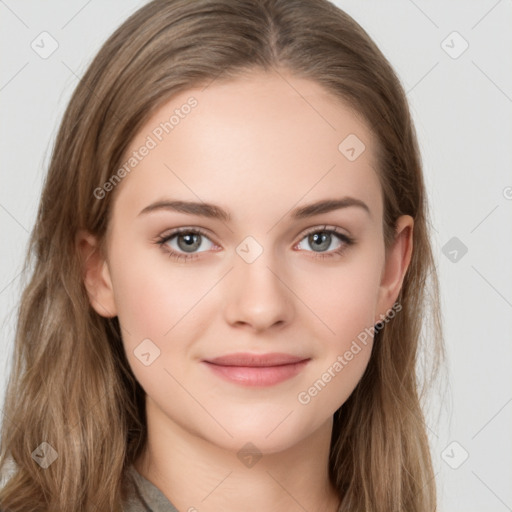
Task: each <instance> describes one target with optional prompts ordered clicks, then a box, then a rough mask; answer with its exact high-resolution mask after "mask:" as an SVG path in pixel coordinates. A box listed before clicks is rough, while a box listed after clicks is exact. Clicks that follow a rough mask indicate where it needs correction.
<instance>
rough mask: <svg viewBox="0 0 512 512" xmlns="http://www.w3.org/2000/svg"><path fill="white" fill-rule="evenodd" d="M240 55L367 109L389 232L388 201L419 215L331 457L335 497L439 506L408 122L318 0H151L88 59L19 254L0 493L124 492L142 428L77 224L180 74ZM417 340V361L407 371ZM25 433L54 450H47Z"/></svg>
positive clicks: (392, 81) (94, 209)
mask: <svg viewBox="0 0 512 512" xmlns="http://www.w3.org/2000/svg"><path fill="white" fill-rule="evenodd" d="M251 69H265V70H268V69H276V70H279V69H286V70H290V71H291V72H292V73H293V74H295V76H297V77H303V78H309V79H311V80H313V81H315V82H317V83H319V84H321V85H322V86H324V87H325V89H326V90H328V91H329V92H331V93H332V94H333V95H335V96H336V97H339V98H340V99H342V100H343V101H344V102H346V103H348V104H349V105H351V106H352V107H353V108H354V109H355V110H356V111H357V112H358V113H359V114H360V115H362V116H363V118H364V119H365V120H366V121H367V124H368V126H369V127H370V128H371V129H372V130H373V131H374V133H375V134H376V135H377V140H378V142H379V147H378V162H379V169H378V171H379V178H380V181H381V185H382V191H383V196H384V212H385V213H384V219H383V222H384V232H385V243H386V246H389V244H390V242H391V241H392V239H393V234H394V228H395V221H396V219H397V218H398V217H399V216H400V215H403V214H408V215H411V216H412V217H413V218H414V221H415V223H414V232H413V233H414V234H413V246H414V248H413V255H412V260H411V263H410V266H409V268H408V271H407V273H406V276H405V279H404V282H403V286H402V289H401V291H400V295H399V297H398V302H399V303H400V305H401V311H400V312H399V313H398V314H397V315H396V316H395V318H393V320H391V321H389V322H387V323H386V324H385V325H383V326H382V328H381V329H380V330H379V331H378V332H377V334H376V335H375V343H374V348H373V351H372V355H371V358H370V361H369V364H368V367H367V369H366V372H365V373H364V375H363V377H362V379H361V381H360V382H359V383H358V385H357V387H356V389H355V390H354V392H353V393H352V395H351V396H350V397H349V399H348V400H347V401H346V402H345V403H344V404H343V405H342V406H341V408H340V409H339V410H338V411H337V412H336V413H335V416H334V427H333V436H332V443H331V452H330V460H329V468H330V477H331V478H332V481H333V483H334V484H335V486H336V488H337V489H338V490H339V493H340V496H343V502H342V504H343V510H344V511H349V510H350V511H353V510H365V511H367V512H370V511H371V512H391V511H403V512H405V511H406V512H427V511H429V512H431V511H433V510H435V509H436V491H435V479H434V473H433V468H432V462H431V456H430V450H429V443H428V437H427V433H426V425H425V420H424V413H423V412H422V405H421V401H422V395H423V392H424V391H425V390H427V389H428V387H429V385H430V379H429V378H427V377H430V376H432V378H433V376H434V375H435V372H436V370H437V369H438V368H439V367H440V363H441V362H442V357H443V353H444V352H443V343H442V329H441V321H440V305H439V294H438V280H437V274H436V268H435V262H434V259H433V255H432V249H431V242H430V237H429V225H428V219H429V217H428V211H427V201H426V199H427V198H426V191H425V185H424V181H423V175H422V165H421V160H420V153H419V149H418V144H417V140H416V134H415V130H414V126H413V123H412V120H411V115H410V112H409V108H408V104H407V99H406V96H405V94H404V91H403V88H402V86H401V84H400V82H399V80H398V78H397V76H396V74H395V73H394V71H393V69H392V67H391V66H390V64H389V62H388V61H387V60H386V58H385V57H384V56H383V54H382V53H381V52H380V50H379V49H378V48H377V47H376V45H375V44H374V43H373V41H372V40H371V39H370V37H369V36H368V35H367V33H366V32H365V31H364V30H363V29H362V28H361V27H360V26H359V25H358V24H357V23H356V22H355V21H354V20H353V19H352V18H351V17H350V16H348V15H347V14H345V13H344V12H343V11H342V10H340V9H338V8H337V7H336V6H334V5H333V4H331V3H329V2H328V1H327V0H194V1H190V0H155V1H153V2H150V3H148V4H147V5H145V6H144V7H142V8H141V9H139V10H138V11H137V12H135V13H134V14H133V15H132V16H131V17H130V18H129V19H128V20H126V21H125V22H124V23H123V24H122V25H121V26H120V27H119V28H118V29H117V30H116V31H115V32H114V34H113V35H112V36H111V37H110V38H109V39H108V40H107V41H106V43H105V44H104V45H103V47H102V48H101V50H100V51H99V53H98V54H97V56H96V57H95V59H94V60H93V62H92V63H91V65H90V66H89V68H88V69H87V72H86V73H85V74H84V76H83V78H82V80H81V81H80V83H79V84H78V86H77V88H76V90H75V91H74V94H73V97H72V98H71V101H70V103H69V105H68V107H67V110H66V112H65V114H64V117H63V120H62V123H61V125H60V129H59V132H58V135H57V138H56V142H55V146H54V148H53V153H52V158H51V163H50V166H49V170H48V174H47V177H46V181H45V183H44V189H43V193H42V197H41V201H40V205H39V210H38V216H37V220H36V223H35V226H34V228H33V230H32V233H31V237H30V242H29V247H28V251H27V256H26V261H25V267H24V269H25V273H26V274H28V273H29V272H30V276H29V277H28V278H27V281H26V284H25V287H24V291H23V294H22V297H21V301H20V308H19V315H18V322H17V326H16V340H15V352H14V358H13V362H12V371H11V374H10V379H9V382H8V387H7V393H6V398H5V411H4V413H5V414H4V418H3V428H2V438H1V443H2V444H1V452H0V470H2V471H5V470H6V469H7V468H8V466H9V464H11V465H12V470H11V472H10V473H11V474H10V475H9V478H8V479H7V481H6V484H5V486H4V487H3V488H2V490H1V491H0V507H2V508H4V509H8V510H9V511H13V512H14V511H16V512H21V511H26V512H28V511H30V512H38V511H41V512H42V511H50V510H51V511H52V512H57V511H58V512H60V511H62V512H71V511H92V510H111V511H120V510H121V503H122V498H123V486H122V482H123V480H124V478H123V477H124V475H125V470H126V468H127V466H128V465H129V464H131V463H132V462H134V461H135V460H136V459H137V458H138V456H139V455H140V454H141V452H142V450H143V449H144V447H145V442H146V436H147V431H146V424H145V405H144V391H143V390H142V388H141V386H140V385H139V384H138V382H137V381H136V379H135V377H134V375H133V373H132V371H131V369H130V367H129V365H128V363H127V359H126V357H125V354H124V351H123V345H122V338H121V332H120V325H119V323H118V320H117V318H116V317H114V318H104V317H102V316H100V315H98V314H97V313H96V312H95V311H94V309H93V308H92V307H91V306H90V304H89V301H88V297H87V293H86V290H85V287H84V284H83V279H82V273H81V268H82V267H81V261H80V258H79V253H78V251H77V247H76V243H75V237H76V234H77V232H78V230H80V229H86V230H88V231H89V232H90V233H92V234H93V235H95V236H96V237H98V238H99V239H100V240H104V239H105V232H106V228H107V226H108V223H109V215H110V212H111V205H112V198H113V194H106V195H105V197H104V198H102V199H98V198H97V197H96V195H95V194H94V191H95V189H97V187H101V185H102V184H104V183H106V182H107V181H108V180H109V178H111V176H112V175H113V174H114V173H115V171H116V170H117V169H118V168H119V166H120V165H121V164H122V161H121V159H122V156H123V154H124V153H125V150H126V148H127V147H128V145H129V144H130V141H131V140H132V139H133V138H134V136H135V135H136V134H137V133H138V131H139V130H140V128H141V127H142V126H143V125H144V123H145V122H146V121H147V120H148V118H149V117H150V116H151V114H152V113H154V112H155V110H157V109H158V108H159V107H160V106H161V105H163V103H165V102H166V101H168V100H169V99H170V98H171V96H173V95H174V94H176V93H178V92H181V91H185V90H187V89H189V88H191V87H195V86H199V85H201V84H208V83H210V82H212V81H213V80H216V79H223V80H225V79H230V78H236V77H237V76H240V74H241V73H242V72H243V71H244V70H251ZM340 142H341V141H340ZM425 326H427V328H426V327H425ZM424 328H425V331H423V329H424ZM422 346H424V355H426V356H428V360H427V359H426V360H425V361H428V365H429V366H428V367H426V368H427V369H426V370H425V371H424V372H423V376H424V379H423V383H424V386H422V387H420V386H419V385H418V382H417V380H418V379H417V370H418V362H419V359H420V357H419V356H420V355H421V351H420V349H421V348H422ZM422 361H423V359H422ZM41 443H48V444H47V445H43V447H40V445H41ZM38 447H39V448H38ZM50 448H51V449H53V450H55V452H52V451H51V450H50ZM35 450H43V451H44V453H49V454H50V455H51V454H53V455H54V456H55V454H56V455H57V457H58V458H57V460H56V462H55V463H53V464H51V465H50V466H49V467H47V468H43V467H41V465H39V464H37V463H36V459H37V451H36V454H35V455H34V451H35Z"/></svg>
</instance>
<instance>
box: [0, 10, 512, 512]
mask: <svg viewBox="0 0 512 512" xmlns="http://www.w3.org/2000/svg"><path fill="white" fill-rule="evenodd" d="M144 3H146V2H144V1H136V0H123V1H121V0H116V1H104V2H100V1H98V0H96V1H94V0H89V1H88V2H87V1H81V0H80V1H78V0H73V1H67V2H65V1H63V0H62V1H60V2H58V1H55V0H52V1H46V2H40V1H35V0H30V1H29V0H24V1H23V2H22V1H20V0H18V1H15V0H5V1H1V0H0V41H1V49H0V52H1V60H0V111H1V114H0V115H1V120H2V121H1V125H0V126H1V133H0V154H1V186H0V226H1V242H0V261H1V271H0V321H1V324H0V325H1V341H0V342H1V350H0V371H1V379H0V392H1V394H2V396H1V398H0V406H1V405H3V392H4V385H5V381H6V379H7V374H8V370H9V365H10V357H11V355H12V348H13V336H14V321H15V315H16V307H17V301H18V298H19V295H20V286H19V284H20V275H19V273H20V270H21V265H22V262H23V258H24V255H25V249H26V243H27V240H28V234H29V231H30V230H31V229H32V226H33V223H34V220H35V214H36V210H37V205H38V201H39V196H40V192H41V183H42V179H43V176H44V174H45V172H46V169H47V164H48V161H49V155H50V152H51V148H52V145H53V142H54V137H55V135H56V131H57V128H58V123H59V122H60V119H61V116H62V114H63V111H64V108H65V106H66V104H67V102H68V100H69V98H70V95H71V93H72V91H73V89H74V88H75V87H76V85H77V83H78V81H79V79H80V77H81V76H82V74H83V73H84V70H85V69H86V67H87V65H88V63H89V62H90V61H91V59H92V58H93V56H94V55H95V54H96V52H97V51H98V50H99V48H100V46H101V44H102V43H103V42H104V40H105V39H106V38H107V37H108V36H109V35H110V34H111V33H112V32H113V30H114V29H115V28H117V27H118V26H119V25H120V24H121V22H122V21H124V20H125V19H126V18H127V17H128V16H129V15H130V14H131V13H132V12H134V11H135V10H136V9H137V8H139V7H140V6H142V5H143V4H144ZM335 3H336V4H337V5H338V6H339V7H341V8H343V9H344V10H346V11H347V12H348V13H349V14H350V15H351V16H353V17H354V18H355V19H356V20H357V21H358V22H359V23H360V24H361V25H362V26H363V28H364V29H365V30H366V31H367V32H368V33H369V34H370V36H371V37H372V38H373V39H374V40H375V42H376V43H377V45H378V46H379V47H380V48H381V50H382V51H383V52H384V54H385V55H386V57H387V58H388V59H389V60H390V61H391V63H392V65H393V66H394V68H395V69H396V71H397V73H398V75H399V77H400V79H401V81H402V84H403V86H404V88H405V90H406V91H407V95H408V99H409V102H410V105H411V109H412V112H413V116H414V121H415V125H416V129H417V131H418V136H419V140H420V146H421V151H422V157H423V162H424V172H425V179H426V183H427V187H428V194H429V200H430V205H431V209H432V214H433V219H432V220H433V225H434V228H435V232H434V233H433V235H434V247H435V251H436V258H437V261H438V266H439V273H440V280H441V287H442V296H441V300H442V308H443V309H442V311H443V319H444V328H445V335H446V345H447V351H448V372H449V389H448V394H446V395H445V396H443V398H438V399H437V400H438V402H433V405H432V406H431V409H432V410H433V411H434V412H435V411H439V412H440V413H441V414H440V418H439V419H438V415H437V414H434V415H432V419H429V435H430V439H431V443H432V453H433V457H434V464H435V467H436V479H437V482H438V487H439V493H440V499H439V503H440V510H441V511H442V512H444V511H459V510H460V511H464V512H472V511H475V512H476V511H478V512H481V511H485V512H492V511H496V512H501V511H506V510H512V485H511V482H512V437H511V435H510V432H512V428H511V426H512V385H511V384H512V365H511V359H512V358H511V355H512V344H511V340H512V336H511V334H512V229H511V222H510V221H511V219H512V171H511V169H512V167H511V163H512V115H511V114H512V66H511V63H512V59H511V56H512V30H511V27H512V2H511V1H510V0H500V1H496V0H481V1H467V0H458V1H441V0H436V1H428V2H427V1H424V0H415V1H412V0H397V1H389V0H388V1H386V2H377V1H376V0H373V1H368V0H367V1H364V2H362V1H360V0H359V1H358V0H350V1H348V0H338V1H337V2H335ZM43 31H47V32H49V33H50V34H51V35H52V37H53V38H55V39H56V40H57V41H58V44H59V47H58V49H57V50H56V51H55V52H54V53H53V54H52V55H51V56H50V57H49V58H47V59H43V58H41V57H40V56H39V55H38V54H37V53H36V52H35V51H34V50H33V49H32V48H31V43H32V41H34V40H35V39H36V38H37V37H38V36H39V34H40V33H41V32H43ZM454 31H456V32H458V33H459V34H460V36H461V37H462V38H463V40H465V41H467V43H468V44H469V46H468V48H467V50H466V51H464V53H462V54H461V55H460V56H458V57H457V58H452V57H451V56H450V55H449V54H448V53H447V52H446V51H445V50H448V51H449V52H451V53H452V54H453V55H455V54H457V53H458V52H459V51H460V50H461V49H462V48H463V44H464V41H463V40H462V39H460V38H458V36H456V35H455V36H454V35H453V34H452V33H453V32H454ZM443 41H445V42H444V43H443ZM450 47H451V48H450ZM452 237H456V238H457V239H458V240H459V241H460V242H457V243H459V244H460V243H462V244H464V245H465V246H466V247H467V253H466V254H465V255H464V256H463V257H460V256H459V258H458V260H457V261H456V262H453V261H451V260H450V258H449V257H448V256H445V254H444V253H443V248H444V247H445V244H447V243H448V241H449V240H450V239H452ZM452 243H453V242H452ZM450 250H452V248H451V247H450V246H447V248H445V251H444V252H445V253H448V252H449V251H450ZM460 254H461V253H460V252H459V255H460ZM453 442H456V444H451V443H453ZM447 447H448V448H447ZM465 452H467V453H468V455H469V456H468V458H467V460H466V461H465V462H464V463H463V464H462V465H460V466H459V467H458V468H457V469H454V468H452V467H450V464H451V466H457V465H458V464H459V463H460V461H462V458H463V456H464V453H465ZM442 454H444V458H443V456H442ZM445 461H448V462H450V464H448V463H447V462H445Z"/></svg>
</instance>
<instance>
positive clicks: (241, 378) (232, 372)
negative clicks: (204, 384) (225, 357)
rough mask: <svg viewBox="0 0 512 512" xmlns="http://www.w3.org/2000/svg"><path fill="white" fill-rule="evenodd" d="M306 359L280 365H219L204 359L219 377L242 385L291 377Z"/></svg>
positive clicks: (261, 383) (264, 384)
mask: <svg viewBox="0 0 512 512" xmlns="http://www.w3.org/2000/svg"><path fill="white" fill-rule="evenodd" d="M308 361H309V360H308V359H306V360H304V361H299V362H298V363H293V364H283V365H280V366H258V367H256V366H221V365H217V364H213V363H209V362H207V361H204V363H205V364H206V365H207V366H208V367H209V368H210V369H211V370H212V371H213V372H214V373H215V374H217V375H218V376H219V377H221V378H223V379H225V380H228V381H230V382H234V383H236V384H241V385H242V386H273V385H274V384H279V383H280V382H283V381H285V380H288V379H291V378H292V377H294V376H295V375H297V374H298V373H300V372H301V371H302V369H303V368H304V367H305V366H306V364H307V363H308Z"/></svg>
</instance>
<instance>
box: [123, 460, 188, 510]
mask: <svg viewBox="0 0 512 512" xmlns="http://www.w3.org/2000/svg"><path fill="white" fill-rule="evenodd" d="M126 481H127V486H128V491H129V492H128V498H127V501H125V503H124V507H123V512H178V509H177V508H176V507H175V506H174V505H173V504H172V503H171V502H170V501H169V500H168V499H167V498H166V497H165V496H164V494H163V493H162V491H161V490H160V489H159V488H158V487H156V486H155V485H153V484H152V483H151V482H150V481H149V480H146V478H144V477H143V476H142V475H141V474H140V473H139V472H138V471H137V470H136V469H135V467H134V466H133V465H131V466H129V467H128V469H127V472H126Z"/></svg>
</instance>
